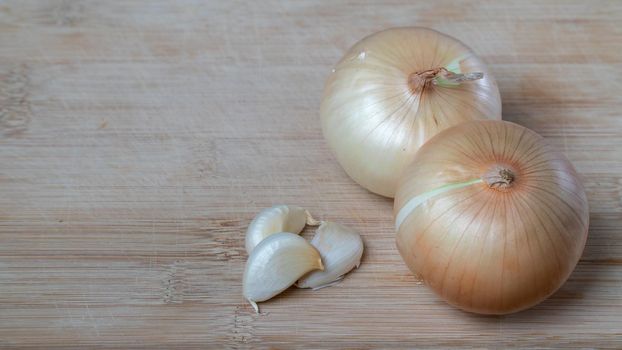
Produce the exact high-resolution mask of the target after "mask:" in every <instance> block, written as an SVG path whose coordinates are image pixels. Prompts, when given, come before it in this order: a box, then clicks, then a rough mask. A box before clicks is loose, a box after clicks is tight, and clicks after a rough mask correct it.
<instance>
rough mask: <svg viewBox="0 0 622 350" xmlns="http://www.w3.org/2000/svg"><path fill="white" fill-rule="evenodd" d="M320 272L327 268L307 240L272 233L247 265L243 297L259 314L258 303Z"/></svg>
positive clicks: (262, 242) (290, 235) (252, 255)
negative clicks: (300, 279)
mask: <svg viewBox="0 0 622 350" xmlns="http://www.w3.org/2000/svg"><path fill="white" fill-rule="evenodd" d="M318 269H319V270H322V269H324V266H323V265H322V259H321V258H320V253H319V252H318V251H317V250H316V249H315V248H314V247H313V246H312V245H311V244H309V242H307V241H306V240H305V239H304V238H302V237H300V236H298V235H296V234H293V233H289V232H280V233H275V234H272V235H270V236H269V237H268V238H266V239H264V240H263V241H261V242H260V243H259V244H258V245H257V247H255V249H253V252H252V253H251V255H250V257H249V258H248V261H247V262H246V270H245V271H244V281H243V286H244V297H245V298H246V299H247V300H248V301H249V302H250V303H251V305H253V308H254V309H255V311H256V312H259V308H258V307H257V302H260V301H265V300H268V299H270V298H272V297H273V296H275V295H277V294H279V293H281V292H282V291H284V290H285V289H287V288H288V287H290V286H291V285H292V284H294V282H296V280H297V279H299V278H300V277H302V276H304V275H305V274H306V273H308V272H310V271H313V270H318Z"/></svg>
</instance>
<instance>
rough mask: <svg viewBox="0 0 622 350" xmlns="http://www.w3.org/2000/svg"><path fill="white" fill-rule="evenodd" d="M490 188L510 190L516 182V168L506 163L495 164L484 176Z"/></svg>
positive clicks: (503, 190) (502, 190)
mask: <svg viewBox="0 0 622 350" xmlns="http://www.w3.org/2000/svg"><path fill="white" fill-rule="evenodd" d="M482 179H483V180H484V182H485V183H486V184H487V185H488V187H489V188H492V189H495V190H499V191H501V192H505V191H508V190H509V189H510V188H512V187H513V186H514V185H515V184H516V170H515V169H514V168H513V167H511V166H509V165H506V164H495V165H493V166H492V167H490V168H489V169H488V170H487V171H486V172H485V173H484V176H482Z"/></svg>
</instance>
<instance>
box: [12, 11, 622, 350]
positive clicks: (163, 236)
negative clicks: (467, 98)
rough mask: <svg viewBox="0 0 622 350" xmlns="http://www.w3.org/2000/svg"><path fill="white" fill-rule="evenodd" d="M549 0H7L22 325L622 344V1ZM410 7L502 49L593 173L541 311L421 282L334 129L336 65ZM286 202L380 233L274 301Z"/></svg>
mask: <svg viewBox="0 0 622 350" xmlns="http://www.w3.org/2000/svg"><path fill="white" fill-rule="evenodd" d="M381 3H382V4H381ZM539 3H541V1H534V2H532V3H530V2H527V1H515V2H497V1H476V2H468V1H459V2H457V3H454V2H450V1H447V2H441V1H434V2H432V1H429V2H424V1H406V0H395V1H389V2H375V1H369V2H339V3H337V4H334V3H332V2H328V1H327V2H324V3H320V2H316V1H291V2H286V1H284V2H276V1H266V2H257V3H255V2H251V1H249V2H247V3H245V2H238V1H168V0H158V1H83V2H80V1H34V0H33V1H22V0H15V1H2V0H0V348H13V347H15V348H17V347H40V348H46V349H50V348H68V347H74V348H85V347H94V346H96V345H98V346H101V347H106V348H149V349H151V348H153V347H156V346H161V347H168V348H185V347H197V348H206V347H207V348H223V346H224V347H227V348H229V347H232V348H236V347H239V348H263V347H276V348H304V349H307V348H344V347H352V348H387V347H395V348H399V347H405V348H413V347H425V348H430V347H439V348H447V347H490V348H500V347H523V348H524V347H563V348H568V347H572V346H575V347H601V348H620V347H622V233H621V226H622V198H621V197H622V175H621V174H622V116H621V113H622V112H621V111H622V97H620V96H621V94H620V90H621V88H622V27H621V26H620V22H621V21H622V2H619V1H595V2H590V1H571V2H570V1H559V2H546V3H543V4H539ZM398 25H422V26H429V27H432V28H435V29H438V30H441V31H443V32H445V33H448V34H450V35H453V36H456V37H458V38H459V39H461V40H463V41H464V42H466V43H467V44H468V45H470V46H471V47H472V48H473V49H474V50H475V51H476V52H478V53H480V54H481V56H482V57H483V58H484V59H485V60H486V61H487V62H488V63H489V64H490V66H491V69H492V71H493V72H494V74H495V75H496V77H497V80H498V83H499V86H500V90H501V94H502V98H503V109H504V118H505V119H506V120H510V121H514V122H517V123H519V124H521V125H524V126H527V127H529V128H532V129H534V130H536V131H537V132H539V133H541V134H542V135H543V136H544V137H546V139H548V140H549V142H551V143H552V144H553V145H555V146H556V147H557V148H558V149H560V150H562V151H564V152H565V153H566V154H567V155H568V157H569V158H570V159H571V160H572V161H573V163H574V164H575V166H576V167H577V169H578V171H579V172H580V174H581V175H582V177H583V179H584V182H585V186H586V189H587V194H588V197H589V201H590V206H591V227H590V235H589V239H588V242H587V247H586V249H585V252H584V255H583V258H582V260H581V262H580V263H579V265H578V266H577V268H576V270H575V272H574V273H573V274H572V276H571V278H570V279H569V281H568V282H567V283H566V284H565V285H564V286H563V287H562V288H561V290H559V291H558V292H557V293H556V294H555V295H554V296H553V297H552V298H550V299H549V300H547V301H545V302H544V303H542V304H540V305H539V306H537V307H535V308H533V309H531V310H528V311H526V312H522V313H518V314H514V315H510V316H505V317H484V316H476V315H471V314H467V313H464V312H461V311H458V310H456V309H454V308H452V307H450V306H448V305H446V304H445V303H444V302H442V301H440V300H439V299H438V298H437V297H436V296H434V295H433V294H432V292H431V291H430V290H429V289H428V288H427V287H425V286H424V285H421V284H417V283H416V282H415V280H414V278H413V277H412V276H411V274H410V273H409V272H408V270H407V269H406V267H405V265H404V264H403V263H402V262H401V260H400V258H399V256H398V253H397V250H396V248H395V243H394V229H393V224H392V214H391V205H392V203H391V201H390V200H388V199H384V198H381V197H379V196H376V195H373V194H371V193H369V192H367V191H365V190H363V189H362V188H360V187H359V186H357V185H356V184H354V183H353V182H352V181H351V180H350V179H349V178H348V177H347V176H346V175H345V173H344V172H343V171H342V170H341V168H340V167H339V165H338V164H337V163H336V161H335V158H334V157H333V156H332V155H331V153H330V152H329V150H328V148H327V146H326V143H325V142H324V140H323V139H322V134H321V131H320V124H319V119H318V118H319V117H318V108H319V104H320V96H321V92H322V88H323V84H324V80H325V79H326V77H327V75H328V74H329V72H330V69H331V67H332V65H333V64H334V63H335V62H336V61H337V60H338V59H339V58H340V56H341V55H342V54H343V53H344V51H345V50H346V49H347V48H348V47H349V46H350V45H352V44H353V43H354V42H356V41H357V40H358V39H360V38H362V37H363V36H365V35H368V34H370V33H372V32H374V31H377V30H380V29H383V28H387V27H391V26H398ZM276 203H288V204H298V205H301V206H304V207H306V208H308V209H309V210H310V211H311V212H312V213H313V214H315V215H316V216H317V217H319V218H322V219H327V220H333V221H338V222H340V223H343V224H346V225H349V226H351V227H353V228H356V229H357V230H359V231H360V232H361V234H362V235H363V237H364V240H365V243H366V248H367V250H366V253H365V255H364V257H363V263H362V266H361V268H360V269H359V270H358V271H356V272H355V273H353V274H351V275H350V276H348V277H347V278H346V279H345V280H344V281H343V283H341V284H339V285H337V286H335V287H332V288H326V289H323V290H321V291H316V292H312V291H309V290H296V289H292V290H289V291H287V292H286V293H284V294H283V295H281V296H279V297H277V298H275V299H273V300H272V301H270V302H266V303H264V304H263V305H262V310H263V311H264V312H265V314H262V315H256V314H255V313H254V312H253V309H252V308H251V306H250V305H248V304H247V303H246V302H245V301H244V300H243V298H242V296H241V290H242V287H241V281H242V272H243V268H244V262H245V260H246V253H245V249H244V231H245V229H246V226H247V225H248V223H249V221H250V220H251V219H252V217H253V216H254V214H256V213H257V212H258V211H259V210H260V209H261V208H264V207H267V206H270V205H272V204H276ZM311 234H312V232H307V233H306V234H305V236H306V237H310V236H311Z"/></svg>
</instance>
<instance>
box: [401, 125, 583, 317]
mask: <svg viewBox="0 0 622 350" xmlns="http://www.w3.org/2000/svg"><path fill="white" fill-rule="evenodd" d="M398 188H399V189H398V191H397V194H396V198H395V206H394V213H395V214H396V228H397V247H398V249H399V252H400V254H401V255H402V258H403V259H404V261H405V262H406V264H407V265H408V267H409V268H410V270H411V271H412V272H413V273H415V275H417V276H419V277H420V278H421V279H423V281H424V282H425V283H426V284H428V285H429V286H430V287H431V288H432V289H433V290H434V291H435V292H436V293H437V294H439V295H440V296H441V297H442V298H443V299H445V300H446V301H447V302H449V303H450V304H453V305H455V306H457V307H459V308H461V309H464V310H467V311H472V312H477V313H483V314H507V313H512V312H516V311H519V310H522V309H525V308H528V307H531V306H533V305H535V304H537V303H539V302H540V301H542V300H544V299H545V298H547V297H548V296H549V295H551V294H552V293H553V292H555V290H557V289H558V288H559V287H560V286H561V285H562V284H563V283H564V281H565V280H566V279H567V278H568V276H569V275H570V273H571V272H572V270H573V269H574V266H575V265H576V264H577V262H578V261H579V258H580V256H581V253H582V251H583V247H584V245H585V241H586V239H587V230H588V220H589V218H588V204H587V199H586V196H585V191H584V189H583V186H582V184H581V182H580V180H579V178H578V175H577V173H576V171H575V169H574V168H573V166H572V164H571V163H570V162H569V161H568V160H567V159H566V157H565V156H564V155H562V154H561V153H559V152H556V151H554V150H553V149H552V148H551V147H550V146H549V145H548V144H547V143H546V142H545V140H544V139H543V138H542V137H540V136H539V135H538V134H536V133H535V132H533V131H531V130H529V129H526V128H524V127H521V126H518V125H516V124H513V123H509V122H503V121H472V122H468V123H464V124H462V125H459V126H455V127H453V128H450V129H448V130H445V131H443V132H442V133H440V134H438V135H437V136H436V137H434V138H432V139H431V140H430V141H429V142H428V143H427V144H425V145H424V146H423V147H422V148H421V150H420V152H418V153H417V155H416V156H415V158H414V160H413V162H412V164H410V165H409V166H408V167H407V169H406V170H405V171H404V174H403V177H402V178H401V180H400V184H399V187H398Z"/></svg>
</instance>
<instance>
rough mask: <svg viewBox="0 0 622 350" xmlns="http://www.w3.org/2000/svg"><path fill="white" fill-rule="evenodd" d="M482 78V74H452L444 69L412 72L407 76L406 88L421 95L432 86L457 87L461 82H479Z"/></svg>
mask: <svg viewBox="0 0 622 350" xmlns="http://www.w3.org/2000/svg"><path fill="white" fill-rule="evenodd" d="M483 77H484V73H482V72H472V73H464V74H461V73H454V72H452V71H450V70H448V69H447V68H445V67H439V68H433V69H428V70H424V71H419V72H414V73H412V74H410V75H409V76H408V86H409V87H410V90H411V91H412V92H413V93H421V92H423V90H425V88H426V87H428V86H429V85H430V84H432V85H441V86H444V87H451V86H458V85H460V83H462V82H468V81H474V80H479V79H482V78H483Z"/></svg>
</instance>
